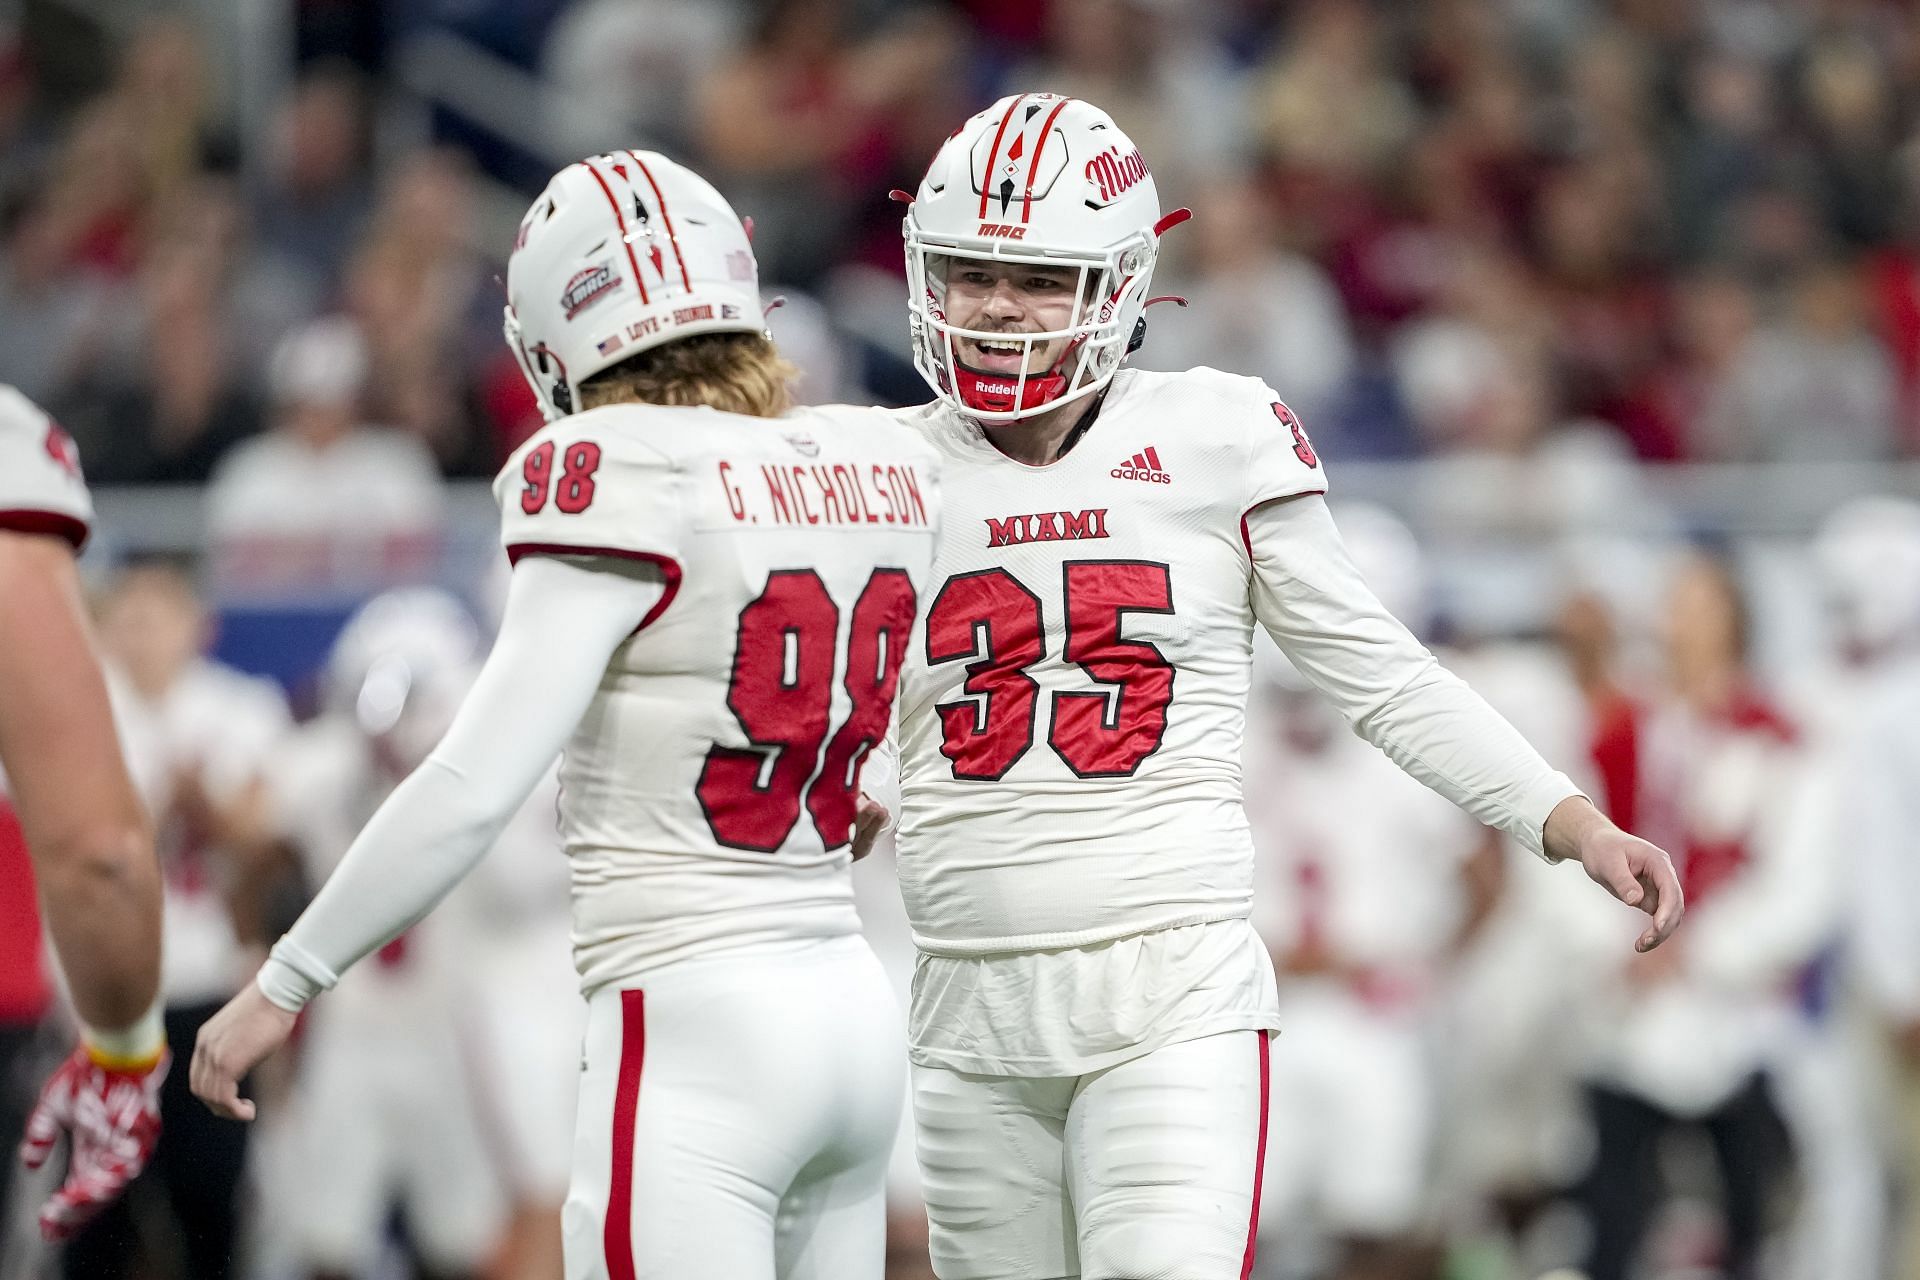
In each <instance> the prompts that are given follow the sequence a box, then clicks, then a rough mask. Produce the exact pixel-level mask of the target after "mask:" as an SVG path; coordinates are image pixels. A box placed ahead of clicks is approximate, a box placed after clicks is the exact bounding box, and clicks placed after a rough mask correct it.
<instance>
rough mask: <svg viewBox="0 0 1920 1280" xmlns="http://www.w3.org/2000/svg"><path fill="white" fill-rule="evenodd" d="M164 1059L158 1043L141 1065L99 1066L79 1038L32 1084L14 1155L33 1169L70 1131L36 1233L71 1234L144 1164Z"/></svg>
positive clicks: (155, 1129)
mask: <svg viewBox="0 0 1920 1280" xmlns="http://www.w3.org/2000/svg"><path fill="white" fill-rule="evenodd" d="M168 1064H169V1059H168V1056H167V1052H166V1050H165V1049H162V1050H161V1051H160V1056H159V1057H158V1058H156V1059H154V1060H153V1061H152V1062H150V1063H147V1064H145V1065H136V1066H133V1067H129V1068H121V1067H111V1066H105V1065H102V1064H101V1063H99V1062H96V1061H95V1060H94V1058H93V1055H92V1054H91V1053H90V1052H89V1051H88V1049H87V1047H86V1046H85V1045H82V1046H80V1047H79V1048H77V1049H75V1050H74V1051H73V1053H72V1055H71V1056H69V1057H68V1058H67V1060H66V1061H65V1062H63V1063H61V1064H60V1069H59V1070H58V1071H55V1072H54V1073H53V1076H52V1078H51V1079H49V1080H48V1081H47V1083H46V1087H45V1088H43V1089H41V1090H40V1101H39V1102H38V1103H37V1104H35V1106H34V1108H33V1114H32V1115H31V1116H29V1117H28V1119H27V1129H26V1137H25V1138H24V1139H23V1140H22V1141H21V1143H20V1159H21V1161H22V1162H24V1163H25V1164H26V1166H27V1168H29V1169H38V1168H39V1167H40V1166H41V1165H43V1164H45V1163H46V1162H47V1159H48V1157H50V1156H51V1155H52V1154H53V1149H54V1147H55V1146H56V1145H57V1144H58V1142H59V1140H60V1135H61V1134H62V1133H66V1134H69V1135H71V1137H72V1143H71V1148H70V1150H69V1152H68V1157H67V1179H66V1181H65V1182H63V1183H61V1184H60V1189H59V1190H58V1191H55V1192H54V1193H53V1195H52V1196H50V1197H48V1199H47V1203H46V1204H45V1205H44V1206H42V1207H41V1209H40V1234H41V1235H43V1236H45V1237H46V1238H47V1239H48V1240H65V1239H67V1238H69V1237H70V1236H72V1235H73V1234H74V1233H75V1232H76V1231H78V1230H80V1228H81V1227H83V1226H85V1225H86V1224H87V1223H88V1222H89V1221H91V1220H92V1219H93V1217H94V1216H95V1215H96V1214H98V1213H99V1212H100V1211H101V1210H102V1209H104V1208H106V1207H107V1206H108V1205H110V1204H112V1203H113V1202H114V1201H115V1200H117V1199H119V1197H120V1193H121V1192H122V1191H125V1190H126V1189H127V1184H128V1183H129V1182H132V1181H133V1180H134V1178H136V1177H138V1176H139V1174H140V1171H141V1170H142V1169H144V1168H146V1165H147V1157H149V1156H151V1155H152V1154H153V1148H154V1144H155V1143H157V1142H159V1141H160V1082H161V1081H163V1080H165V1079H166V1076H167V1067H168Z"/></svg>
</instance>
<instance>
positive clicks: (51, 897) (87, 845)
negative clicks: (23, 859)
mask: <svg viewBox="0 0 1920 1280" xmlns="http://www.w3.org/2000/svg"><path fill="white" fill-rule="evenodd" d="M46 852H47V854H48V855H51V856H36V857H35V859H34V862H35V875H36V877H37V878H38V879H39V882H40V903H41V909H42V911H43V913H44V915H45V918H46V927H47V933H48V936H50V937H51V938H52V939H53V946H54V950H55V952H57V953H58V955H59V957H60V965H61V968H62V969H63V970H64V971H65V972H66V975H67V983H68V986H69V987H70V988H71V990H72V995H73V1003H74V1008H75V1010H76V1011H77V1012H78V1013H79V1015H80V1018H81V1020H82V1021H84V1022H85V1023H86V1024H87V1025H88V1026H90V1027H97V1028H100V1029H102V1030H114V1029H118V1028H121V1027H126V1026H129V1025H131V1024H132V1023H134V1022H136V1021H137V1020H138V1019H139V1018H140V1016H141V1015H142V1014H144V1013H146V1012H147V1010H148V1009H149V1008H151V1007H152V1005H153V1002H154V1000H155V998H156V997H157V995H158V984H159V977H160V910H159V902H160V876H159V871H158V869H157V867H156V866H155V864H154V860H153V854H152V842H151V840H150V838H149V836H148V834H147V831H146V827H145V825H144V824H139V823H137V824H134V825H131V826H125V827H120V828H117V829H115V828H105V829H101V830H99V831H92V832H87V833H85V834H84V835H82V836H80V837H79V838H78V839H77V840H76V842H75V844H74V845H73V846H72V847H63V846H60V845H55V846H53V847H52V848H50V849H48V850H47V851H46Z"/></svg>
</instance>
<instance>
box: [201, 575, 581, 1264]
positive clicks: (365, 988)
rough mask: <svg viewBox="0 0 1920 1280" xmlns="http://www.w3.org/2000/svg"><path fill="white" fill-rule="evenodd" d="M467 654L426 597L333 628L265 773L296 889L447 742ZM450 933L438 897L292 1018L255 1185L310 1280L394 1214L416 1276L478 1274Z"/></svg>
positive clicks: (494, 1206)
mask: <svg viewBox="0 0 1920 1280" xmlns="http://www.w3.org/2000/svg"><path fill="white" fill-rule="evenodd" d="M479 648H480V635H479V631H478V629H477V628H476V627H475V626H474V622H473V619H472V617H471V616H470V615H469V614H468V613H467V611H466V610H465V608H464V607H463V606H462V605H461V604H460V602H459V601H457V600H455V599H453V598H452V597H451V596H448V595H447V594H446V593H444V592H441V591H438V590H434V589H430V588H413V589H404V590H398V591H391V592H388V593H386V594H385V595H381V596H377V597H375V598H374V599H373V600H371V601H369V602H368V603H367V604H366V605H364V606H362V607H361V609H360V611H359V612H358V613H356V614H355V615H354V617H353V619H352V620H351V621H349V622H348V624H347V626H346V628H345V629H344V630H343V631H342V632H341V633H340V638H339V639H338V640H337V641H336V642H335V644H334V647H333V651H332V653H331V654H330V655H329V657H328V660H327V667H326V674H325V681H324V685H325V691H326V693H325V709H324V711H323V712H322V714H321V715H319V716H317V717H316V718H314V719H313V720H311V721H309V722H307V723H306V724H304V725H302V726H301V727H300V729H299V731H298V732H297V733H296V735H295V737H294V739H293V741H292V742H290V743H289V744H288V745H287V747H286V749H285V750H284V751H282V752H281V753H280V754H279V755H278V757H277V758H276V759H275V760H274V761H273V765H272V768H271V769H270V771H269V774H268V778H269V787H270V793H271V797H272V801H271V803H272V816H271V820H270V822H271V827H272V830H273V832H274V834H275V836H276V837H277V838H278V839H279V840H281V841H284V842H285V843H286V844H287V845H288V846H290V847H291V848H292V849H293V850H294V852H295V854H296V856H297V857H298V859H299V863H300V868H301V870H302V871H303V872H304V873H305V876H306V879H307V880H308V882H309V883H311V884H316V885H317V884H322V883H324V882H325V881H326V879H327V877H328V876H329V875H330V874H332V872H333V869H334V868H335V867H336V866H338V865H339V863H340V859H341V857H342V856H343V855H344V854H345V853H346V851H347V849H348V847H349V846H351V845H352V843H353V838H354V836H355V835H357V834H358V833H359V831H360V829H361V828H362V827H364V826H365V825H366V823H367V819H368V818H370V817H371V816H372V815H373V814H374V813H375V812H376V811H377V810H378V809H379V807H380V805H381V804H382V803H383V802H384V801H385V800H386V798H387V796H389V795H390V794H392V792H393V789H394V788H395V787H396V786H398V785H399V783H400V781H401V780H402V779H404V778H405V777H406V776H407V775H408V774H409V773H411V772H413V770H414V769H416V768H417V767H419V765H420V763H421V761H423V760H425V759H426V757H427V754H428V752H430V751H431V750H432V749H433V746H434V744H435V743H436V742H438V741H439V740H440V738H441V735H442V734H444V733H445V732H446V729H447V726H448V725H449V724H450V723H451V722H452V719H453V715H454V712H455V711H456V710H457V709H458V707H459V705H460V699H461V698H462V697H463V696H464V695H465V694H466V692H467V689H468V688H469V686H470V685H471V684H472V681H473V676H474V672H475V669H476V667H477V665H478V662H479V656H480V655H479ZM551 814H552V811H551V810H548V818H549V821H550V820H551ZM463 896H465V895H464V894H456V895H455V898H456V900H457V899H459V898H461V897H463ZM464 924H465V921H464V919H463V918H462V913H461V912H460V911H459V910H458V909H457V908H456V904H455V903H454V902H449V903H448V904H447V909H445V910H442V911H440V912H438V913H436V914H435V915H434V917H433V918H432V919H429V920H423V921H421V922H420V923H419V924H418V925H416V926H414V927H413V928H411V929H409V930H407V932H405V933H403V934H401V935H400V936H399V937H398V938H395V939H394V940H393V941H392V942H390V943H388V944H387V945H386V946H384V947H382V948H381V949H380V950H379V951H378V952H376V953H375V957H374V960H373V962H372V963H371V964H367V965H364V966H362V967H361V968H360V969H359V970H358V971H357V972H355V973H354V974H352V975H351V976H350V977H348V978H347V979H346V980H345V981H344V982H342V984H341V986H340V990H339V991H338V992H337V993H336V994H335V995H334V996H333V998H332V999H330V1000H328V1001H326V1002H325V1003H324V1004H322V1005H321V1006H319V1008H317V1009H316V1010H315V1011H314V1013H313V1015H312V1016H311V1018H310V1020H309V1025H308V1028H307V1034H306V1036H305V1038H304V1039H303V1040H302V1043H301V1060H300V1067H299V1076H298V1080H297V1083H296V1085H295V1097H294V1099H293V1106H292V1113H293V1114H292V1116H291V1117H290V1121H291V1125H292V1130H293V1131H292V1133H291V1134H290V1135H289V1137H288V1142H287V1151H286V1152H285V1153H283V1154H284V1155H286V1156H289V1157H291V1159H290V1160H288V1166H287V1167H288V1169H289V1170H297V1171H298V1174H297V1182H296V1181H292V1180H290V1178H289V1175H288V1174H286V1173H284V1172H283V1173H282V1174H281V1176H280V1177H279V1178H277V1179H274V1180H272V1181H275V1182H277V1183H278V1186H277V1188H276V1194H277V1195H278V1196H279V1198H280V1201H281V1202H280V1203H279V1204H277V1205H276V1206H275V1207H276V1210H277V1212H276V1213H275V1214H274V1217H275V1218H276V1219H277V1220H278V1221H280V1222H281V1223H282V1224H283V1226H282V1233H283V1234H284V1235H285V1236H286V1237H287V1245H288V1248H289V1251H290V1253H291V1255H292V1257H293V1258H294V1259H296V1260H297V1261H298V1262H299V1264H300V1265H301V1266H302V1267H303V1268H304V1269H305V1271H306V1273H307V1274H308V1275H309V1276H311V1277H314V1280H345V1278H350V1277H353V1276H357V1275H363V1274H365V1273H366V1272H367V1271H368V1270H369V1269H370V1268H372V1267H373V1266H374V1265H375V1264H376V1263H377V1262H378V1261H379V1259H380V1257H381V1255H382V1252H383V1245H384V1236H385V1234H386V1225H387V1221H388V1219H389V1217H390V1216H391V1214H392V1212H393V1210H394V1209H395V1208H396V1207H397V1208H398V1209H399V1211H400V1214H401V1216H402V1218H403V1220H404V1222H405V1224H406V1232H407V1238H408V1242H409V1244H410V1245H411V1247H412V1252H413V1254H414V1255H415V1257H416V1258H417V1259H418V1260H419V1262H420V1264H421V1267H422V1268H423V1271H424V1274H426V1275H428V1276H433V1277H449V1278H451V1277H456V1276H471V1275H474V1274H477V1272H478V1271H479V1269H480V1267H481V1264H482V1263H483V1262H484V1261H485V1260H486V1259H487V1257H488V1256H489V1253H490V1251H491V1249H492V1247H493V1245H494V1242H495V1236H496V1234H497V1229H498V1224H499V1221H500V1216H501V1208H502V1205H501V1197H500V1190H499V1187H498V1184H497V1180H496V1177H495V1173H494V1170H493V1168H492V1160H491V1151H490V1149H489V1147H488V1144H487V1140H486V1137H485V1136H484V1134H483V1132H482V1117H481V1115H480V1113H479V1110H478V1102H477V1092H478V1090H477V1087H476V1081H475V1073H476V1071H477V1070H478V1069H479V1067H480V1065H481V1062H482V1059H481V1057H480V1055H477V1054H474V1053H473V1052H472V1046H471V1044H470V1043H467V1042H465V1039H464V1037H463V1034H462V1027H461V1022H460V1017H461V1013H462V1007H461V1006H462V1003H463V1000H462V996H463V992H464V986H465V983H464V980H463V979H464V971H465V970H466V969H467V968H468V967H469V966H474V965H477V964H478V963H480V961H479V960H478V958H477V954H478V953H481V952H484V951H485V950H486V949H487V947H488V946H489V940H487V939H485V938H483V937H480V936H477V935H476V934H475V933H474V932H473V930H472V929H471V928H466V927H463V926H464ZM203 1110H204V1108H203Z"/></svg>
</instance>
